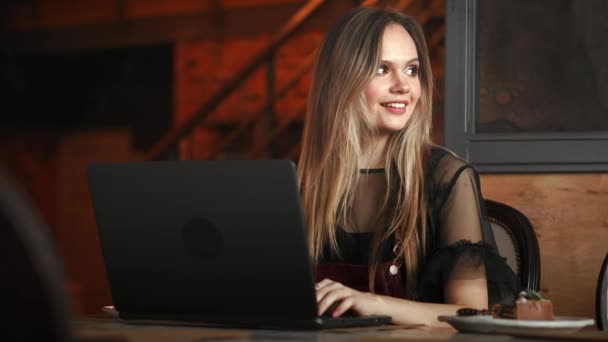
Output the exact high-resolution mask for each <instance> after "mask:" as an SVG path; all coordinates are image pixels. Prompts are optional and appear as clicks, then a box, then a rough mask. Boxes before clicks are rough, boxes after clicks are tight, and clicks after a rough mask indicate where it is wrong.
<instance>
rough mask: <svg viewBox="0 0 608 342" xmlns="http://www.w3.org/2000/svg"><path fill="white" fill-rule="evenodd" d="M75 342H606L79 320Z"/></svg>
mask: <svg viewBox="0 0 608 342" xmlns="http://www.w3.org/2000/svg"><path fill="white" fill-rule="evenodd" d="M74 331H75V337H76V341H82V342H102V341H104V342H105V341H108V342H123V341H129V342H144V341H146V342H165V341H167V342H169V341H171V342H182V341H183V342H186V341H187V342H195V341H196V342H206V341H222V342H233V341H315V342H325V341H328V342H334V341H336V342H337V341H370V342H371V341H397V340H400V341H426V342H432V341H471V342H484V341H517V342H524V341H533V342H540V341H560V340H561V341H572V340H584V341H608V332H600V331H595V330H584V331H581V332H578V333H576V334H571V335H565V336H564V335H561V336H560V335H554V336H545V337H540V338H539V337H534V338H527V337H514V336H506V335H483V334H463V333H458V332H457V331H455V330H453V329H451V328H427V327H413V326H412V327H407V326H396V325H386V326H380V327H371V328H370V327H365V328H346V329H332V330H324V331H312V332H308V331H277V330H246V329H216V328H206V327H194V326H168V325H132V324H127V323H125V322H123V321H121V320H118V319H107V318H104V319H99V318H81V319H77V320H75V321H74Z"/></svg>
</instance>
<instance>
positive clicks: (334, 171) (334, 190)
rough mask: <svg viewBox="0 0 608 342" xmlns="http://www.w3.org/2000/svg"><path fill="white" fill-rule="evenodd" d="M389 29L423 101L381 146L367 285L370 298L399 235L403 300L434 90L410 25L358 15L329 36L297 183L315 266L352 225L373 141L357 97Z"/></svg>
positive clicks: (418, 239)
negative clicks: (395, 31)
mask: <svg viewBox="0 0 608 342" xmlns="http://www.w3.org/2000/svg"><path fill="white" fill-rule="evenodd" d="M391 23H396V24H399V25H401V26H403V27H404V28H405V29H406V30H407V32H408V33H409V34H410V35H411V37H412V39H413V40H414V43H415V45H416V50H417V53H418V58H419V63H420V69H419V74H418V75H419V78H420V84H421V95H420V99H419V101H418V104H417V105H416V108H415V109H414V112H413V114H412V117H411V118H410V120H409V121H408V123H407V125H406V126H405V127H404V129H402V130H401V131H399V132H395V133H393V134H392V135H391V136H390V137H389V139H388V142H387V149H386V151H387V158H386V164H385V170H386V172H385V174H386V178H387V184H388V191H387V193H386V196H385V199H384V203H383V205H382V209H381V210H380V212H381V213H382V217H383V218H384V221H383V222H385V223H386V226H387V230H386V231H376V232H375V234H374V238H373V240H372V253H370V275H369V286H370V291H372V292H373V291H374V274H375V272H376V270H377V268H378V265H379V256H378V254H379V253H378V250H379V249H380V246H381V244H382V242H383V241H385V240H386V239H388V238H389V237H390V236H392V235H395V234H398V236H399V237H400V239H401V241H402V242H401V244H400V249H399V253H400V255H402V256H403V261H404V265H405V268H406V277H407V278H406V279H407V280H408V281H407V284H406V293H407V295H408V297H410V298H411V297H412V296H413V290H414V286H415V283H416V281H417V271H418V263H419V261H420V255H419V250H420V249H422V248H421V247H422V246H423V244H424V236H425V233H426V210H427V203H426V200H425V195H424V160H425V158H426V157H425V156H426V155H427V154H428V151H429V150H430V146H431V138H430V130H431V112H432V91H433V78H432V73H431V63H430V60H429V56H428V51H427V46H426V42H425V39H424V34H423V32H422V29H421V28H420V26H419V25H418V24H417V23H416V21H415V20H414V19H412V18H410V17H408V16H406V15H403V14H401V13H397V12H393V11H390V10H384V9H377V8H369V7H363V8H356V9H353V10H351V11H349V12H348V13H346V15H344V16H343V17H342V18H340V19H339V20H338V21H337V22H336V23H335V24H334V26H333V27H332V28H331V29H330V31H329V32H328V33H327V35H326V37H325V39H324V41H323V43H322V45H321V48H320V49H319V51H318V53H317V57H316V58H317V59H316V63H315V66H314V69H313V77H312V82H311V87H310V93H309V98H308V108H307V115H306V121H305V125H304V132H303V137H302V152H301V155H300V159H299V161H298V181H299V184H300V188H301V191H302V205H303V208H304V215H305V219H306V223H307V229H308V231H307V235H308V241H309V249H310V253H311V256H312V259H313V262H314V263H315V264H317V263H318V261H319V258H320V256H321V255H322V252H323V248H324V246H325V245H326V244H328V245H329V247H330V248H331V250H332V251H334V252H335V253H336V254H337V255H339V250H338V244H337V241H336V225H337V223H338V222H349V221H350V217H351V213H352V210H351V209H352V205H353V202H354V197H355V192H356V186H357V182H358V180H359V171H358V168H359V164H358V162H359V160H360V158H361V157H362V152H363V146H366V144H369V142H370V139H371V137H372V136H373V134H374V121H373V120H372V119H371V118H370V115H369V113H367V107H366V103H365V99H364V97H363V95H362V94H363V90H364V88H365V86H366V85H367V83H368V82H369V81H370V80H371V78H372V77H373V75H374V73H375V70H376V69H377V67H378V65H379V59H380V56H379V55H380V48H381V39H382V34H383V32H384V29H385V28H386V27H387V26H388V25H389V24H391ZM418 225H419V226H420V228H421V230H420V231H419V230H418V229H417V226H418Z"/></svg>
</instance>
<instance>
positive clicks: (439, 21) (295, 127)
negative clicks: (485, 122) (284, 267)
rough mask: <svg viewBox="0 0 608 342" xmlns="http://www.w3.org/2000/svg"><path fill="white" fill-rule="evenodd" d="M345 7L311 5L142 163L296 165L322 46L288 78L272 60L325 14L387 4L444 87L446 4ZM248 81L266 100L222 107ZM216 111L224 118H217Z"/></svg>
mask: <svg viewBox="0 0 608 342" xmlns="http://www.w3.org/2000/svg"><path fill="white" fill-rule="evenodd" d="M345 3H347V2H345V1H335V0H309V1H308V2H307V3H306V4H304V5H303V6H302V7H301V8H300V9H299V10H298V11H297V12H296V13H295V14H294V15H293V16H292V17H291V18H289V20H287V22H286V23H285V24H284V25H283V27H281V28H280V29H279V30H278V31H277V33H276V34H275V35H274V36H273V37H271V39H270V40H269V41H268V43H267V44H266V45H265V46H264V48H262V49H261V50H260V51H259V52H258V53H257V54H256V55H254V56H253V57H251V58H250V59H249V60H248V61H246V62H245V63H244V64H243V65H244V66H243V67H241V68H240V69H239V70H238V71H237V72H236V73H234V74H233V75H231V77H230V78H228V79H227V80H225V81H224V83H223V84H222V85H221V86H220V87H219V88H218V89H217V91H215V92H214V93H213V94H212V95H211V96H209V97H208V98H207V100H206V101H205V102H204V103H202V104H201V105H200V106H199V108H198V109H197V110H195V111H194V112H193V113H192V114H191V115H189V116H188V117H187V118H186V120H183V121H182V122H180V123H179V124H176V125H175V127H173V128H172V129H171V130H170V131H169V132H168V133H167V134H166V135H165V136H164V137H163V138H162V139H161V140H160V141H159V142H158V143H157V144H156V145H155V146H153V147H152V148H151V149H150V150H149V151H147V152H146V153H145V154H144V159H145V160H162V159H265V158H286V159H291V160H294V161H297V159H298V157H299V152H300V137H301V132H302V128H303V122H304V117H305V112H306V96H307V93H306V89H307V88H308V84H309V81H310V73H311V69H312V64H313V62H314V57H315V54H316V47H317V46H318V45H319V44H318V43H319V42H313V44H312V46H314V47H313V48H311V49H310V51H308V52H307V53H306V54H305V55H303V56H299V59H298V61H297V63H296V64H295V65H294V67H293V70H291V73H290V74H289V75H281V76H282V77H277V67H276V65H277V63H276V62H277V59H278V58H281V55H280V51H281V49H283V48H285V47H286V46H288V45H289V44H301V43H302V38H303V35H302V34H301V32H300V31H301V29H302V27H303V26H305V25H307V23H308V22H310V21H311V20H314V19H315V17H319V16H328V17H331V18H333V19H334V20H335V19H337V18H338V17H339V16H340V15H341V14H342V13H343V12H344V11H346V10H348V8H350V7H352V6H379V7H383V6H387V7H391V8H394V9H397V10H399V11H402V12H403V13H406V14H408V15H410V16H413V17H415V18H416V19H417V20H418V22H419V23H420V25H421V26H422V27H423V29H424V31H425V35H426V39H427V43H428V48H429V53H430V56H431V62H432V64H433V73H434V76H435V79H436V88H437V89H442V87H443V60H444V37H445V25H444V17H445V2H444V0H390V1H387V0H385V1H382V0H367V1H363V2H360V1H350V3H348V6H344V4H345ZM340 6H341V7H340ZM332 21H333V20H332ZM304 38H306V37H304ZM279 78H281V80H280V81H279ZM256 80H257V82H256ZM260 80H263V81H261V82H260ZM252 83H253V84H254V86H257V87H258V88H264V89H263V90H264V98H263V99H262V101H258V102H261V103H260V104H259V105H258V106H257V107H256V108H253V109H250V108H246V109H245V110H243V108H238V107H236V109H233V110H230V109H228V108H226V106H227V105H228V102H230V101H232V102H234V99H232V100H230V99H231V98H234V97H235V95H238V94H240V93H241V92H243V89H244V87H245V86H246V85H248V84H252ZM260 83H261V84H260ZM303 89H304V90H303ZM259 90H260V89H258V91H259ZM241 95H242V94H241ZM437 95H441V94H440V93H439V92H438V93H437V94H436V98H438V97H439V96H437ZM442 102H443V101H442V99H441V98H440V97H439V98H438V100H437V101H435V109H434V112H435V113H441V112H442V108H441V107H442V106H441V103H442ZM220 112H221V113H223V114H222V115H218V114H217V113H220ZM226 113H229V114H226ZM437 118H438V119H437V120H435V122H434V125H435V127H441V119H442V118H441V116H437ZM200 137H206V138H204V139H201V138H200ZM436 140H437V139H436Z"/></svg>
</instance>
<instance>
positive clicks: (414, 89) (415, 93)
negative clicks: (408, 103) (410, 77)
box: [411, 81, 422, 102]
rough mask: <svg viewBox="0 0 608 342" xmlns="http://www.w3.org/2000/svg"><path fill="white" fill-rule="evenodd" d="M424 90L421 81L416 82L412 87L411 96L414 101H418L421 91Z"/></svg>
mask: <svg viewBox="0 0 608 342" xmlns="http://www.w3.org/2000/svg"><path fill="white" fill-rule="evenodd" d="M421 92H422V90H421V87H420V81H417V82H414V84H413V85H412V88H411V93H412V94H411V97H412V99H413V100H414V101H416V102H418V100H419V99H420V93H421Z"/></svg>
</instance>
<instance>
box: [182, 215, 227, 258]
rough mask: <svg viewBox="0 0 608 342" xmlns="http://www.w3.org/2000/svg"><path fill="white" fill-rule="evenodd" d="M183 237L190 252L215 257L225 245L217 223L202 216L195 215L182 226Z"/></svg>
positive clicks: (204, 256) (200, 255) (205, 256)
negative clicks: (216, 226)
mask: <svg viewBox="0 0 608 342" xmlns="http://www.w3.org/2000/svg"><path fill="white" fill-rule="evenodd" d="M182 239H183V240H184V246H185V247H186V251H187V252H188V253H189V254H192V255H195V256H199V257H203V258H209V259H215V258H216V257H217V256H219V255H220V252H221V251H222V249H223V247H224V240H223V239H222V235H221V234H220V232H219V231H218V230H217V228H215V224H214V223H213V222H211V221H209V220H207V219H204V218H202V217H195V218H192V219H191V220H190V221H188V222H187V223H186V224H185V225H184V226H183V228H182Z"/></svg>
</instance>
